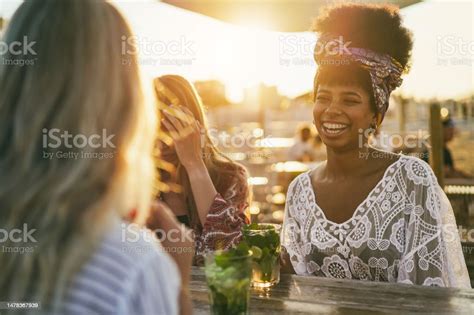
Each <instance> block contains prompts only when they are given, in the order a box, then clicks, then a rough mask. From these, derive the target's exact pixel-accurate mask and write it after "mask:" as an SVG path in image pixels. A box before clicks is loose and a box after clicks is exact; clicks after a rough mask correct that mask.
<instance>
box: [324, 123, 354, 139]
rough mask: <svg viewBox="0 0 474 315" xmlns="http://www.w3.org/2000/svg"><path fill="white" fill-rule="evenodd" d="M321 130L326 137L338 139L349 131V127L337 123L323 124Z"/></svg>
mask: <svg viewBox="0 0 474 315" xmlns="http://www.w3.org/2000/svg"><path fill="white" fill-rule="evenodd" d="M321 130H322V132H323V134H324V136H326V137H328V138H334V137H338V136H340V135H341V134H343V133H344V132H346V131H348V130H349V125H348V124H344V123H337V122H323V123H322V124H321Z"/></svg>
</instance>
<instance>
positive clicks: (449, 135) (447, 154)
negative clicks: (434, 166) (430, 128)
mask: <svg viewBox="0 0 474 315" xmlns="http://www.w3.org/2000/svg"><path fill="white" fill-rule="evenodd" d="M442 123H443V161H444V176H445V177H446V178H473V176H472V175H469V174H467V173H465V172H463V171H462V170H459V169H457V168H456V167H455V166H454V158H453V154H452V153H451V149H450V148H449V147H448V143H449V142H451V141H452V140H453V139H454V137H455V136H456V125H455V124H454V120H453V119H452V118H451V117H449V116H448V117H446V118H445V119H443V122H442ZM423 160H424V161H426V162H427V163H429V152H428V150H425V152H424V154H423Z"/></svg>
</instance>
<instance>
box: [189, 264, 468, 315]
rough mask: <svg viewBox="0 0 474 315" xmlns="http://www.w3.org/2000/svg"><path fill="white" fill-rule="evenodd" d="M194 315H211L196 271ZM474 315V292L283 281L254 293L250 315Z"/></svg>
mask: <svg viewBox="0 0 474 315" xmlns="http://www.w3.org/2000/svg"><path fill="white" fill-rule="evenodd" d="M190 287H191V296H192V299H193V308H194V314H196V315H200V314H209V298H208V292H209V290H208V289H207V286H206V278H205V275H204V269H203V268H199V267H193V270H192V279H191V285H190ZM413 313H418V314H420V313H427V314H474V290H467V289H453V288H437V287H422V286H413V285H406V284H389V283H384V282H368V281H359V280H336V279H327V278H320V277H301V276H296V275H284V274H282V275H281V280H280V283H279V284H278V285H276V286H275V287H273V288H271V289H270V290H269V291H268V292H263V291H257V290H255V289H252V296H251V300H250V314H265V315H270V314H413Z"/></svg>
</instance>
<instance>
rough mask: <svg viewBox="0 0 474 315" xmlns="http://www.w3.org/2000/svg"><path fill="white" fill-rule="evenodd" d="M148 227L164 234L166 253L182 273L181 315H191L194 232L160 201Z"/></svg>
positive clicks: (153, 206)
mask: <svg viewBox="0 0 474 315" xmlns="http://www.w3.org/2000/svg"><path fill="white" fill-rule="evenodd" d="M147 227H148V228H149V229H151V230H153V231H156V230H160V231H162V232H163V234H164V235H163V236H162V237H161V243H162V245H163V247H164V249H165V250H166V252H167V253H168V254H169V255H170V256H171V257H172V258H173V260H174V261H175V263H176V265H177V266H178V269H179V271H180V273H181V294H180V306H181V314H191V313H192V303H191V298H190V296H189V281H190V279H191V264H192V260H193V256H194V237H193V235H192V231H191V230H189V229H187V228H186V227H185V226H184V225H183V224H180V223H179V222H178V221H177V220H176V218H175V216H174V215H173V213H172V212H171V210H170V209H169V208H168V207H167V206H166V205H165V204H164V203H162V202H159V201H156V202H155V203H154V204H153V205H152V209H151V211H150V215H149V217H148V219H147Z"/></svg>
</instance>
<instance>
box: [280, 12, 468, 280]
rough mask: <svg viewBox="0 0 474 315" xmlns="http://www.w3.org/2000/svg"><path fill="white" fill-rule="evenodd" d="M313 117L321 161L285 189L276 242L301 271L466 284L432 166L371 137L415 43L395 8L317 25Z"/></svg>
mask: <svg viewBox="0 0 474 315" xmlns="http://www.w3.org/2000/svg"><path fill="white" fill-rule="evenodd" d="M315 30H316V31H317V32H318V33H319V38H318V42H317V44H316V46H315V51H314V54H315V60H316V62H317V64H318V70H317V73H316V76H315V80H314V109H313V118H314V123H315V125H316V128H317V130H318V133H319V135H320V136H321V139H322V141H323V142H324V144H325V145H326V148H327V160H326V162H325V163H323V164H321V165H319V166H318V167H316V168H315V169H312V170H310V171H308V172H306V173H303V174H301V175H299V176H298V177H297V178H296V179H295V180H294V181H293V182H292V183H291V185H290V187H289V189H288V196H287V202H286V210H285V218H284V226H283V233H282V244H283V246H284V248H285V249H286V254H284V257H283V260H284V261H285V262H286V264H285V266H286V267H287V268H289V269H294V271H295V272H296V273H297V274H300V275H315V276H321V277H329V278H343V279H361V280H370V281H387V282H401V283H408V284H418V285H435V286H452V287H470V282H469V277H468V274H467V269H466V264H465V261H464V258H463V255H462V250H461V244H460V241H459V237H458V234H457V228H456V223H455V220H454V215H453V211H452V209H451V206H450V204H449V201H448V200H447V198H446V195H445V194H444V192H443V190H442V189H441V187H440V186H439V185H438V183H437V180H436V177H435V176H434V174H433V172H432V170H431V168H430V166H429V165H428V164H426V163H425V162H423V161H421V160H420V159H417V158H414V157H409V156H402V155H397V154H392V153H389V152H384V151H378V150H376V149H373V148H371V147H370V146H368V138H369V137H370V135H371V134H372V133H374V132H375V130H376V129H378V128H380V124H381V122H382V120H383V118H384V114H385V113H386V111H387V108H388V104H389V97H390V93H391V92H392V91H393V90H394V89H395V88H396V87H398V86H400V84H401V82H402V79H401V75H402V73H403V72H405V71H407V69H408V64H409V59H410V53H411V48H412V39H411V34H410V32H409V31H408V30H407V29H406V28H405V27H403V26H402V21H401V17H400V14H399V12H398V9H396V8H394V7H391V6H377V5H363V4H346V5H339V6H336V7H332V8H329V9H328V10H326V11H325V12H324V13H322V14H321V15H320V16H319V18H318V19H317V21H316V28H315Z"/></svg>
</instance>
